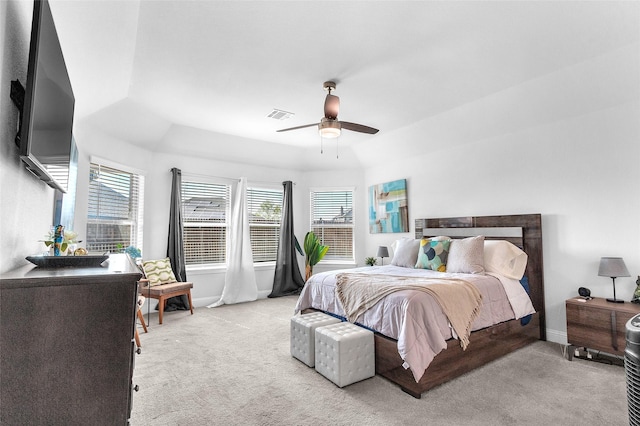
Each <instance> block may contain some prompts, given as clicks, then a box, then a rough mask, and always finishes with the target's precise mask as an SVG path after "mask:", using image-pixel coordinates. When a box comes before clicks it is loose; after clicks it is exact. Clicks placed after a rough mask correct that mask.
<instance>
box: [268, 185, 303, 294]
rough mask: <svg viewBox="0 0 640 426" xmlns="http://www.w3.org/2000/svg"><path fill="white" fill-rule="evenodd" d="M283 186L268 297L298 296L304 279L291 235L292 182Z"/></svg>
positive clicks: (292, 234)
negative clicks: (271, 279) (270, 289)
mask: <svg viewBox="0 0 640 426" xmlns="http://www.w3.org/2000/svg"><path fill="white" fill-rule="evenodd" d="M282 184H283V185H284V202H283V206H282V219H281V222H280V239H279V241H278V257H277V259H276V271H275V276H274V278H273V290H272V291H271V294H270V295H269V297H280V296H288V295H292V294H298V293H300V291H301V290H302V287H304V279H302V275H301V274H300V267H299V266H298V259H297V258H296V236H295V234H294V233H293V182H291V181H286V182H282Z"/></svg>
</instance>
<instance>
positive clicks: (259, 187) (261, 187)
mask: <svg viewBox="0 0 640 426" xmlns="http://www.w3.org/2000/svg"><path fill="white" fill-rule="evenodd" d="M252 191H265V192H267V191H268V192H276V193H278V194H279V195H280V205H279V206H278V207H280V213H279V217H278V221H277V223H260V222H252V217H251V213H252V211H251V208H250V204H251V201H250V197H251V195H250V193H251V192H252ZM266 201H269V200H268V199H266ZM283 208H284V188H282V186H279V187H276V186H275V185H270V184H267V183H260V182H248V183H247V215H249V228H250V231H249V232H250V240H251V250H252V251H251V252H252V255H253V264H254V266H259V265H269V264H275V262H276V260H277V256H278V244H279V241H280V226H281V223H282V213H283ZM252 227H256V228H274V229H276V230H277V232H276V233H275V237H276V238H275V241H272V244H273V243H275V244H274V247H275V250H274V253H273V259H268V260H258V261H256V257H257V256H256V250H255V245H257V244H255V241H254V239H253V238H251V228H252ZM268 244H269V242H268V241H267V246H268Z"/></svg>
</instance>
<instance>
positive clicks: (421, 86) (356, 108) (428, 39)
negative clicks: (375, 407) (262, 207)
mask: <svg viewBox="0 0 640 426" xmlns="http://www.w3.org/2000/svg"><path fill="white" fill-rule="evenodd" d="M50 1H51V3H52V11H53V15H54V18H55V19H56V24H57V26H58V33H59V37H60V39H61V42H62V45H63V46H62V47H63V52H64V55H65V58H66V62H67V67H68V69H69V73H70V77H71V82H72V85H73V89H74V92H75V96H76V123H77V125H83V124H85V125H86V124H89V125H91V126H92V127H93V128H96V129H99V130H100V131H102V132H104V133H106V134H109V135H111V136H114V137H117V138H119V139H123V140H126V141H129V142H131V143H133V144H136V145H140V146H142V147H145V148H147V149H150V150H163V151H171V150H172V149H175V150H176V152H180V151H182V152H191V153H201V155H208V154H211V153H212V152H213V149H214V146H216V145H215V144H208V143H207V140H208V139H211V140H224V139H225V138H227V139H228V140H230V141H233V143H234V144H239V145H242V144H243V143H247V144H248V145H249V146H258V145H259V144H263V145H264V146H266V147H270V148H274V149H276V150H277V149H278V147H281V148H282V149H300V150H306V149H309V148H313V149H317V147H319V145H320V142H319V136H318V133H317V130H316V129H315V128H313V127H311V128H306V129H302V130H298V131H292V132H286V133H276V130H277V129H280V128H285V127H293V126H298V125H303V124H308V123H314V122H317V121H319V119H320V118H321V117H322V114H323V110H322V106H323V101H324V96H325V92H324V91H323V89H322V83H323V82H324V81H326V80H334V81H336V82H337V90H336V91H335V92H334V94H335V95H338V96H339V97H340V100H341V109H340V116H339V118H340V119H343V120H346V121H351V122H356V123H362V124H366V125H369V126H372V127H376V128H378V129H380V132H379V133H378V134H377V135H374V136H371V135H362V134H358V133H353V132H348V131H343V134H342V136H341V137H340V139H339V143H340V145H341V146H343V147H344V149H357V147H359V146H366V145H364V144H367V143H371V141H375V140H385V139H384V138H385V136H387V137H388V135H390V134H393V132H396V131H398V130H400V129H404V128H407V127H410V126H412V125H413V124H414V123H417V122H421V121H424V120H428V119H429V118H430V117H435V116H438V115H441V114H443V113H446V112H447V111H451V110H453V109H456V108H460V107H462V106H464V105H468V104H471V103H474V102H477V101H478V100H481V99H484V98H486V97H488V96H492V95H494V94H496V93H500V92H503V91H507V90H509V89H512V88H514V87H517V86H519V85H523V84H526V83H528V82H532V81H535V80H536V79H539V78H542V77H543V76H546V75H549V74H551V73H554V72H558V71H559V70H563V69H567V68H569V67H571V66H573V65H575V64H579V63H582V62H585V61H589V60H591V59H593V58H596V57H599V56H602V55H605V54H608V53H610V52H613V51H615V50H616V49H620V48H624V47H628V46H633V45H635V46H637V45H638V41H639V39H640V34H639V31H638V21H639V18H638V13H639V11H640V9H639V8H638V2H619V3H618V2H609V1H606V2H597V1H596V2H593V1H589V2H576V1H548V2H539V1H532V2H526V1H525V2H521V1H518V2H515V1H505V2H499V1H470V2H450V1H442V2H437V1H424V2H418V1H406V2H405V1H376V2H371V1H346V2H345V1H335V2H334V1H331V2H324V1H323V2H320V1H177V0H176V1H147V0H142V1H134V0H130V1H95V0H94V1H90V0H85V1H65V0H50ZM635 95H636V96H637V93H636V94H635ZM274 108H277V109H281V110H285V111H289V112H292V113H294V115H293V117H291V118H289V119H287V120H283V121H280V120H275V119H272V118H267V115H268V114H269V113H270V112H271V111H272V110H273V109H274ZM593 108H598V105H593ZM548 119H549V118H544V114H541V118H540V120H548ZM176 134H180V135H183V134H184V135H187V134H188V135H189V136H190V137H188V138H186V137H182V138H179V139H181V140H182V142H181V144H180V146H177V145H176V144H175V140H177V139H178V137H176ZM172 135H173V136H172ZM190 141H191V143H193V144H194V145H193V146H192V147H188V146H187V144H189V143H190ZM215 149H216V150H217V151H218V152H217V154H216V155H218V156H219V155H220V149H219V145H218V146H216V148H215ZM236 149H237V150H239V151H238V152H243V151H242V148H238V147H236ZM244 152H245V154H246V152H247V151H244Z"/></svg>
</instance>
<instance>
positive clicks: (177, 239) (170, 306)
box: [164, 167, 189, 312]
mask: <svg viewBox="0 0 640 426" xmlns="http://www.w3.org/2000/svg"><path fill="white" fill-rule="evenodd" d="M171 175H172V180H171V205H170V206H169V241H168V243H167V257H168V258H169V260H171V267H172V268H173V273H174V274H175V276H176V279H177V280H178V281H180V282H186V281H187V268H186V265H185V263H186V262H185V258H184V247H183V245H182V198H181V195H180V188H181V186H182V171H181V170H180V169H176V168H175V167H174V168H173V169H171ZM188 309H189V298H188V297H187V296H186V295H182V296H176V297H172V298H171V299H169V300H168V301H167V306H166V307H165V309H164V310H165V312H168V311H177V310H188Z"/></svg>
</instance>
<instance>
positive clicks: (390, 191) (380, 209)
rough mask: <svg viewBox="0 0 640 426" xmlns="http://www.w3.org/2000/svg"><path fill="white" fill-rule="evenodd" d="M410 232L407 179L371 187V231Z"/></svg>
mask: <svg viewBox="0 0 640 426" xmlns="http://www.w3.org/2000/svg"><path fill="white" fill-rule="evenodd" d="M387 232H409V210H408V208H407V180H406V179H399V180H394V181H393V182H387V183H380V184H377V185H373V186H370V187H369V233H371V234H380V233H387Z"/></svg>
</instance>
